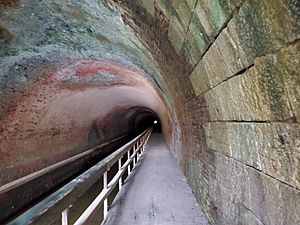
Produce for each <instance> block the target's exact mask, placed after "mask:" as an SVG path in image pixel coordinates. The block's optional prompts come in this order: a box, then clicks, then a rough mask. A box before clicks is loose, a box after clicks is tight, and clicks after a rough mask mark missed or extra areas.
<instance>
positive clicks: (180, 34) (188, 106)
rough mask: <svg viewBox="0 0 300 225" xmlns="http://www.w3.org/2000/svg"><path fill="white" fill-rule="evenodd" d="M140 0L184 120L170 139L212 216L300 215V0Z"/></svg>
mask: <svg viewBox="0 0 300 225" xmlns="http://www.w3.org/2000/svg"><path fill="white" fill-rule="evenodd" d="M121 2H123V3H124V4H125V5H127V7H128V8H130V7H132V3H130V1H121ZM139 2H140V6H141V8H139V10H140V11H139V13H136V14H137V15H135V19H136V20H138V21H141V20H144V24H143V25H142V26H139V29H138V32H139V33H140V35H141V38H142V39H144V40H150V41H148V42H147V43H151V44H150V47H151V48H150V51H151V49H161V53H160V54H157V53H156V52H155V51H156V50H153V51H152V54H153V55H154V56H155V59H156V60H157V61H158V63H159V65H160V67H161V70H162V75H163V77H164V81H165V83H166V89H164V91H165V92H166V93H168V94H169V95H170V96H171V98H172V104H173V105H172V106H173V108H174V111H175V112H176V114H177V116H178V121H179V124H178V126H179V127H180V130H181V133H180V137H178V142H177V143H170V147H171V149H173V150H174V154H175V155H176V157H177V159H178V161H179V163H180V165H181V166H182V169H183V171H184V173H185V175H186V177H187V180H188V182H189V184H190V186H191V188H192V190H193V192H194V194H195V197H196V198H197V200H198V202H199V203H200V204H201V206H202V208H203V211H204V212H205V214H206V216H207V218H208V220H209V222H210V223H211V224H224V225H229V224H230V225H231V224H232V225H235V224H236V225H242V224H251V225H252V224H255V225H256V224H257V225H258V224H259V225H261V224H264V225H267V224H268V225H269V224H274V225H275V224H276V225H285V224H293V225H296V224H299V223H300V216H299V212H300V186H299V184H300V170H299V168H300V145H299V144H300V135H299V134H300V125H299V120H300V119H299V109H300V105H299V101H300V70H299V65H300V42H299V37H300V13H299V12H300V5H299V3H298V2H297V1H292V0H287V1H285V0H275V1H274V0H254V1H253V0H230V1H223V0H181V1H179V0H156V1H155V0H152V1H143V0H140V1H139ZM143 9H144V11H143ZM141 14H142V15H141ZM145 17H146V18H147V19H145ZM161 17H163V18H164V19H165V21H167V24H168V29H167V30H165V31H164V33H163V32H162V31H161V30H160V29H159V26H157V21H159V18H161ZM143 18H144V19H143ZM147 25H149V26H150V27H154V28H155V29H157V30H154V34H151V35H149V31H148V30H147V29H149V28H148V27H147ZM154 25H156V26H154ZM152 31H153V30H152ZM147 35H148V36H147ZM157 39H158V40H157ZM155 42H157V44H154V43H155ZM161 42H163V43H164V44H161ZM165 46H170V48H172V49H173V50H170V49H168V48H167V47H165ZM169 64H171V65H169ZM178 145H180V147H179V146H178ZM178 149H179V150H178Z"/></svg>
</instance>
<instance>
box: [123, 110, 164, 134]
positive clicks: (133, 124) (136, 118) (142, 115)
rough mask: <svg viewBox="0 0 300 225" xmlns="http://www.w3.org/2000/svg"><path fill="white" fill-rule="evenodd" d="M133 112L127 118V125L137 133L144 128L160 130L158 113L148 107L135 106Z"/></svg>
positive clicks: (154, 130)
mask: <svg viewBox="0 0 300 225" xmlns="http://www.w3.org/2000/svg"><path fill="white" fill-rule="evenodd" d="M132 110H134V112H133V114H132V115H131V117H130V119H129V127H130V128H131V129H133V130H134V134H132V135H138V134H140V133H142V132H143V131H145V130H146V129H148V128H150V127H152V128H153V132H159V133H161V132H162V126H161V121H160V119H159V117H158V115H157V114H156V113H155V112H153V111H152V110H150V109H147V108H144V107H135V108H133V109H132Z"/></svg>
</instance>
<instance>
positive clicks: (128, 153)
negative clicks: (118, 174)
mask: <svg viewBox="0 0 300 225" xmlns="http://www.w3.org/2000/svg"><path fill="white" fill-rule="evenodd" d="M127 156H128V160H129V158H130V149H129V150H128V152H127ZM127 170H128V176H129V174H130V173H131V171H130V163H129V165H128V168H127Z"/></svg>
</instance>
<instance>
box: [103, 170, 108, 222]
mask: <svg viewBox="0 0 300 225" xmlns="http://www.w3.org/2000/svg"><path fill="white" fill-rule="evenodd" d="M103 189H104V190H106V189H107V170H106V171H105V172H104V174H103ZM107 212H108V201H107V198H106V199H105V200H104V207H103V217H104V218H106V216H107Z"/></svg>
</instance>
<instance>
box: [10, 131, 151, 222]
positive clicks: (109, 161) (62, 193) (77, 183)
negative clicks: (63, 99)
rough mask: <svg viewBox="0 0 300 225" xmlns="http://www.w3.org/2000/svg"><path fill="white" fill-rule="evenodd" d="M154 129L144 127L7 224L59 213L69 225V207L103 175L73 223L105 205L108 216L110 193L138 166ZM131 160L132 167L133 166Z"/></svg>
mask: <svg viewBox="0 0 300 225" xmlns="http://www.w3.org/2000/svg"><path fill="white" fill-rule="evenodd" d="M151 132H152V129H148V130H146V131H144V132H143V133H142V134H140V135H139V136H137V137H136V138H134V139H133V140H132V141H130V142H129V143H127V144H125V145H124V146H122V147H121V148H119V149H118V150H117V151H115V152H114V153H112V154H110V155H109V156H108V157H106V158H105V159H103V160H101V161H100V162H99V163H97V164H96V165H95V166H93V167H91V168H90V169H88V170H87V171H85V172H84V173H82V174H81V175H80V176H78V177H76V178H75V179H73V180H72V181H71V182H69V183H68V184H66V185H65V186H63V187H62V188H60V189H59V190H57V191H56V192H54V193H53V194H51V195H50V196H48V197H47V198H45V199H44V200H42V201H40V202H39V203H37V204H36V205H34V206H33V207H32V208H30V209H28V210H27V211H25V212H24V213H22V214H21V215H19V216H18V217H17V218H15V219H14V220H12V221H11V222H9V223H8V224H10V225H17V224H51V223H52V222H53V220H54V218H56V217H57V215H61V224H62V225H68V223H69V218H68V214H69V213H68V212H69V208H70V207H71V206H72V205H73V204H74V203H75V202H76V200H77V199H78V198H79V197H80V196H82V195H83V194H84V193H86V192H87V191H88V190H89V188H90V187H91V186H92V185H93V184H94V183H95V182H97V181H99V180H100V179H101V177H103V189H102V191H101V192H100V194H99V195H98V196H97V197H96V198H95V199H94V200H93V202H92V203H91V204H90V205H89V206H88V207H87V209H86V210H85V211H84V212H83V213H82V215H81V216H79V218H78V219H77V220H76V222H75V223H74V224H75V225H80V224H84V223H85V222H86V221H87V220H88V219H89V218H90V217H91V216H92V214H93V212H95V210H96V209H97V208H98V207H100V206H102V205H103V217H104V219H105V218H106V216H107V213H108V199H107V198H108V196H109V195H110V194H111V193H112V191H113V190H114V188H115V187H116V186H117V185H119V190H120V189H121V187H122V176H123V174H124V173H125V172H126V171H127V172H128V176H129V175H130V173H131V171H132V169H134V168H135V166H136V163H137V161H138V160H139V159H140V157H141V155H142V154H143V152H144V150H145V145H146V143H147V141H148V139H149V137H150V135H151ZM131 152H133V153H131ZM125 155H126V156H127V160H126V161H125V162H124V163H123V165H122V158H123V157H124V156H125ZM116 163H118V172H117V173H116V174H115V175H114V177H113V178H112V179H111V180H110V181H108V176H107V174H108V171H109V170H110V168H112V166H114V165H116ZM132 164H133V167H132V168H131V165H132Z"/></svg>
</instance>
